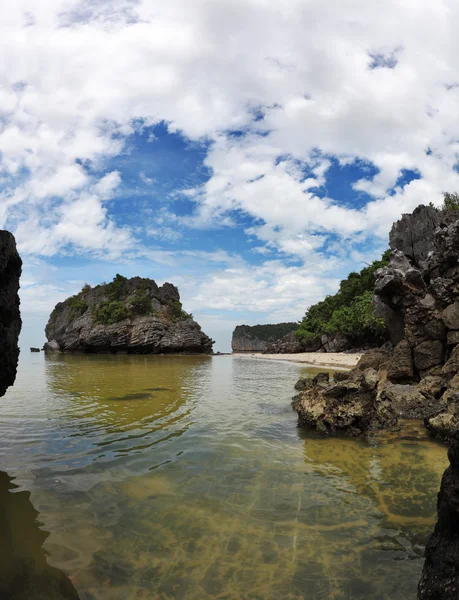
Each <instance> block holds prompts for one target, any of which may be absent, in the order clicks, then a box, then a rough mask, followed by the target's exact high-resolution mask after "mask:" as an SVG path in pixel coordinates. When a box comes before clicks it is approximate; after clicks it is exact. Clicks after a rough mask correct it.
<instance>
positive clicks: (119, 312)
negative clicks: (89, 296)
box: [92, 300, 131, 325]
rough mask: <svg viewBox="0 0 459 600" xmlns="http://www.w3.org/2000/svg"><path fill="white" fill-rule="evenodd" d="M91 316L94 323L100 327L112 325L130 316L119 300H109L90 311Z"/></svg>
mask: <svg viewBox="0 0 459 600" xmlns="http://www.w3.org/2000/svg"><path fill="white" fill-rule="evenodd" d="M92 316H93V318H94V321H95V322H96V323H99V324H101V325H113V323H118V321H122V320H123V319H127V318H129V317H130V316H131V312H130V311H129V310H128V308H127V307H126V306H125V304H124V303H123V302H121V301H120V300H109V301H107V302H102V304H99V306H95V307H94V308H93V310H92Z"/></svg>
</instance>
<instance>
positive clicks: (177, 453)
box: [0, 355, 447, 600]
mask: <svg viewBox="0 0 459 600" xmlns="http://www.w3.org/2000/svg"><path fill="white" fill-rule="evenodd" d="M306 370H307V369H306V368H305V367H303V366H298V365H295V364H292V363H282V362H271V361H266V362H264V361H260V360H251V359H247V358H236V357H230V356H224V357H213V358H212V357H163V356H49V357H44V356H43V355H31V356H24V357H23V359H21V363H20V370H19V374H18V378H17V382H16V385H15V387H14V388H12V389H11V390H9V391H8V393H7V395H6V396H5V397H4V398H3V399H1V400H0V402H1V412H0V458H1V463H0V468H1V469H2V470H3V471H5V472H7V473H8V475H9V476H11V477H13V478H14V484H15V486H17V487H16V488H15V489H11V488H12V486H10V487H9V489H6V490H5V489H3V491H1V490H0V503H1V504H2V506H3V505H5V503H8V502H9V503H10V504H11V497H12V494H15V493H16V494H18V493H19V494H22V498H23V502H22V503H18V504H17V505H16V507H15V508H16V517H15V518H14V519H13V522H12V523H10V529H11V535H12V536H13V537H14V539H16V538H17V539H18V540H19V542H21V543H22V546H21V543H18V546H17V547H20V546H21V547H23V546H24V544H25V545H27V539H28V537H29V536H30V535H31V534H30V531H31V529H30V527H31V526H30V513H31V512H32V513H33V512H34V511H33V507H34V508H35V509H36V511H38V513H39V516H38V525H39V526H40V528H41V530H42V531H40V532H39V534H40V535H41V537H40V536H39V537H38V538H37V539H40V543H37V544H35V546H34V547H33V548H28V550H27V552H28V554H32V555H33V556H32V558H33V560H32V561H31V560H30V557H29V563H28V564H29V565H30V564H32V565H35V567H36V569H41V570H42V569H43V564H42V563H43V553H44V552H45V553H46V554H47V563H48V565H49V567H50V568H53V570H54V572H57V569H58V570H59V571H60V572H63V573H64V574H65V575H67V576H68V577H69V578H70V581H71V583H72V584H73V586H74V589H76V591H77V592H78V594H79V597H80V598H81V599H82V600H89V599H97V600H98V599H104V600H112V599H113V600H115V599H116V600H130V599H139V600H147V599H148V600H169V599H184V600H205V599H209V600H210V599H212V600H214V599H221V600H242V599H244V600H266V599H273V600H274V599H276V600H277V599H278V598H283V600H294V599H300V598H301V599H306V600H319V599H322V598H324V599H325V598H326V599H333V600H349V599H352V600H380V599H383V598H390V599H391V600H398V599H400V600H402V599H403V600H406V599H407V598H414V597H415V595H416V586H417V582H418V579H419V576H420V571H421V567H422V552H423V545H424V543H425V541H426V538H427V536H428V535H429V533H430V532H431V530H432V526H433V524H434V522H435V502H436V495H437V492H438V488H439V483H440V477H441V474H442V473H443V470H444V468H445V466H446V464H447V459H446V448H445V447H444V446H442V445H440V444H438V443H435V442H433V441H431V440H429V439H428V438H427V436H426V434H425V433H424V431H423V429H422V428H421V427H420V425H419V424H418V423H414V422H407V423H405V425H404V429H403V431H402V433H400V434H397V435H393V434H392V435H389V434H385V435H381V436H380V437H378V438H377V439H373V440H371V441H369V442H368V441H363V440H355V439H345V438H323V437H319V436H317V435H315V434H313V433H306V432H304V431H301V430H299V429H297V427H296V414H295V413H293V412H292V410H291V408H290V398H291V396H292V395H293V385H294V383H295V381H296V380H297V378H298V376H299V375H300V374H301V373H304V372H305V371H306ZM18 498H19V495H18ZM26 498H27V501H26ZM29 498H30V500H29ZM27 503H28V504H27ZM22 505H24V506H25V505H27V507H28V508H27V509H26V508H21V507H22ZM32 505H33V507H32ZM18 511H19V517H18V516H17V513H18ZM21 511H22V512H21ZM21 515H22V517H23V518H22V519H21ZM36 525H37V524H36V523H35V525H34V526H35V527H36ZM45 532H46V533H45ZM40 546H41V547H40ZM18 552H19V551H18ZM19 554H20V552H19ZM8 560H10V559H9V558H8V557H7V556H5V553H4V554H1V553H0V563H3V564H0V574H1V573H2V572H4V571H5V569H7V570H9V571H11V563H10V562H8ZM16 562H17V563H18V564H19V561H16ZM6 564H8V566H6ZM15 568H16V567H15ZM17 568H18V569H19V566H18V567H17ZM42 579H43V578H42ZM37 581H38V583H37ZM40 581H41V580H40V579H39V580H34V584H33V586H32V587H33V590H31V591H30V592H29V595H26V596H19V593H18V595H17V598H19V597H21V598H22V597H25V598H29V599H30V600H33V599H34V598H35V597H40V598H41V597H43V598H45V597H46V598H51V597H54V596H51V595H50V594H49V593H48V592H46V593H45V592H44V590H41V591H42V592H43V594H44V595H43V596H39V593H40V586H41V585H43V584H42V583H40ZM56 597H64V596H59V595H56ZM65 597H72V598H73V596H65ZM13 600H15V597H13Z"/></svg>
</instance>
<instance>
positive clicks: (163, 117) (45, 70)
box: [0, 0, 459, 351]
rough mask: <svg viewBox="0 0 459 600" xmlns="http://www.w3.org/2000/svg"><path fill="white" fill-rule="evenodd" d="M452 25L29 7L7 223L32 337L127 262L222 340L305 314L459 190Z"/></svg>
mask: <svg viewBox="0 0 459 600" xmlns="http://www.w3.org/2000/svg"><path fill="white" fill-rule="evenodd" d="M458 24H459V8H458V6H457V5H456V3H454V2H452V1H450V0H439V1H438V2H436V3H431V2H427V1H426V0H419V1H418V2H417V3H415V4H414V3H413V2H411V1H409V0H397V1H395V0H387V2H384V3H368V2H364V1H363V0H357V1H354V2H343V1H342V0H327V1H326V2H323V1H320V2H319V0H308V1H306V0H280V1H279V2H277V3H272V2H268V0H230V1H229V2H228V1H225V2H223V0H222V1H221V2H220V1H218V0H217V1H216V2H215V1H214V2H210V1H209V0H196V1H195V2H193V3H190V2H185V0H170V1H169V2H168V3H167V5H166V4H165V3H161V2H151V1H147V0H99V1H96V2H87V3H86V2H82V1H81V0H79V1H78V2H77V1H76V0H43V1H42V2H40V3H36V2H32V1H31V0H17V2H15V3H14V6H10V7H8V11H6V17H5V19H4V21H3V22H2V24H0V30H1V31H0V33H1V34H2V35H1V36H0V46H1V51H2V55H3V56H4V60H3V61H2V65H0V76H1V77H0V220H1V223H0V225H1V226H2V227H4V228H7V229H9V230H11V231H13V233H14V234H15V236H16V239H17V242H18V246H19V250H20V252H21V255H22V257H23V261H24V275H23V280H22V288H21V299H22V310H23V320H24V328H23V334H22V336H21V345H22V346H24V347H28V346H30V345H34V346H35V345H40V344H41V343H42V342H43V341H44V333H43V329H44V326H45V324H46V321H47V317H48V315H49V313H50V311H51V310H52V308H53V306H54V305H55V303H56V302H58V301H60V300H62V299H64V298H65V297H67V296H68V295H70V294H73V293H75V292H77V291H79V290H80V289H81V287H82V285H83V284H84V283H86V282H87V283H90V284H91V285H93V284H97V283H100V282H101V281H109V280H110V279H111V278H112V277H113V276H114V275H115V274H116V273H122V274H124V275H126V276H133V275H141V276H144V277H151V278H153V279H155V280H156V281H158V282H159V283H162V282H164V281H170V282H172V283H174V284H176V285H177V286H178V287H179V289H180V292H181V296H182V300H183V304H184V306H185V308H186V310H188V311H191V312H193V314H194V315H195V317H196V318H197V320H198V321H199V322H200V323H201V325H202V327H203V329H204V330H205V331H206V332H207V333H208V334H209V335H211V336H212V337H213V338H214V339H215V340H216V342H217V343H216V347H215V349H216V350H221V351H227V350H229V345H230V338H231V332H232V330H233V328H234V327H235V325H237V324H240V323H247V324H256V323H267V322H279V321H290V320H298V319H301V317H302V315H303V314H304V312H305V310H306V308H307V307H308V306H309V305H310V304H311V303H314V302H317V301H318V300H320V299H322V298H323V297H324V296H325V295H327V294H330V293H334V292H335V291H336V289H337V287H338V284H339V280H340V279H341V278H342V277H345V276H346V275H347V273H348V272H349V271H350V270H359V269H360V268H362V266H364V264H365V263H368V262H371V260H373V259H375V258H377V257H379V255H380V254H381V252H382V251H383V250H384V249H385V248H386V247H387V238H388V232H389V229H390V226H391V224H392V222H393V221H394V220H395V219H397V218H398V217H399V216H400V215H401V214H402V213H403V212H409V211H411V210H412V209H413V208H415V207H416V206H417V205H418V204H420V203H422V202H427V203H428V202H433V203H434V204H439V203H440V202H441V198H442V192H443V191H444V190H457V189H458V188H459V174H458V169H457V165H458V152H459V143H458V140H459V119H458V116H459V115H458V112H459V87H458V82H459V65H458V63H457V58H456V57H457V53H458V50H459V47H458V46H459V42H458V41H457V36H456V31H457V25H458ZM25 40H27V43H25Z"/></svg>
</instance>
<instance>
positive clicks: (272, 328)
mask: <svg viewBox="0 0 459 600" xmlns="http://www.w3.org/2000/svg"><path fill="white" fill-rule="evenodd" d="M296 329H298V323H277V324H275V325H270V324H269V325H252V326H250V325H238V326H237V327H236V328H235V330H234V331H233V337H232V340H231V348H232V350H233V352H265V351H267V350H268V348H269V347H270V345H271V344H272V343H274V342H276V341H277V340H279V339H281V338H283V336H285V335H286V334H288V335H291V333H292V332H294V331H295V330H296Z"/></svg>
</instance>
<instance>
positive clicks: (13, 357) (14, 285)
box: [0, 231, 22, 396]
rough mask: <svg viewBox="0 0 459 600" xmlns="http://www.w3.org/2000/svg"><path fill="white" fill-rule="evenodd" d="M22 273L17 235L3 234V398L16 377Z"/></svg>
mask: <svg viewBox="0 0 459 600" xmlns="http://www.w3.org/2000/svg"><path fill="white" fill-rule="evenodd" d="M21 271H22V261H21V259H20V257H19V254H18V252H17V250H16V242H15V239H14V236H13V235H12V234H11V233H9V232H8V231H0V348H1V349H2V350H1V352H0V396H3V395H4V394H5V392H6V390H7V388H8V387H9V386H10V385H13V383H14V380H15V378H16V369H17V364H18V358H19V348H18V337H19V333H20V331H21V325H22V322H21V315H20V312H19V296H18V290H19V278H20V276H21Z"/></svg>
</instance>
